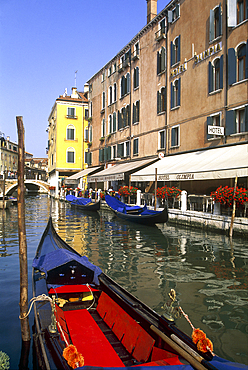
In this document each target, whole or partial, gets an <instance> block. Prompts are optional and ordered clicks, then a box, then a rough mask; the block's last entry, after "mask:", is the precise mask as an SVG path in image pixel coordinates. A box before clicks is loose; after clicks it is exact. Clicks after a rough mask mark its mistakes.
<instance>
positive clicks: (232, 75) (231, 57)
mask: <svg viewBox="0 0 248 370" xmlns="http://www.w3.org/2000/svg"><path fill="white" fill-rule="evenodd" d="M235 82H236V54H235V50H234V49H233V48H230V49H228V85H232V84H233V83H235Z"/></svg>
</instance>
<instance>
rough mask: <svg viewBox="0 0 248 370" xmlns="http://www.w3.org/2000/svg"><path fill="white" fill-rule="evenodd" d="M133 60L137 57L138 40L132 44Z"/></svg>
mask: <svg viewBox="0 0 248 370" xmlns="http://www.w3.org/2000/svg"><path fill="white" fill-rule="evenodd" d="M132 59H133V60H135V59H139V42H137V43H136V44H135V45H134V49H133V58H132Z"/></svg>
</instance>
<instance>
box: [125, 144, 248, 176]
mask: <svg viewBox="0 0 248 370" xmlns="http://www.w3.org/2000/svg"><path fill="white" fill-rule="evenodd" d="M155 168H157V180H158V181H187V180H213V179H225V178H233V177H236V176H237V177H246V176H248V144H240V145H234V146H226V147H219V148H213V149H206V150H199V151H196V152H191V153H185V154H178V155H171V156H168V157H165V158H163V159H161V160H160V161H159V162H156V163H153V164H151V165H150V166H148V167H146V168H144V169H142V170H140V171H137V172H135V173H134V174H132V175H131V181H154V180H155Z"/></svg>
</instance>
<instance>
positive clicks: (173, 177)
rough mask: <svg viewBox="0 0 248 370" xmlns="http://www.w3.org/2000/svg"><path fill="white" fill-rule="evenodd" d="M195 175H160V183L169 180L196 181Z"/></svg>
mask: <svg viewBox="0 0 248 370" xmlns="http://www.w3.org/2000/svg"><path fill="white" fill-rule="evenodd" d="M194 178H195V175H194V173H179V174H173V175H158V181H169V180H174V181H175V180H194Z"/></svg>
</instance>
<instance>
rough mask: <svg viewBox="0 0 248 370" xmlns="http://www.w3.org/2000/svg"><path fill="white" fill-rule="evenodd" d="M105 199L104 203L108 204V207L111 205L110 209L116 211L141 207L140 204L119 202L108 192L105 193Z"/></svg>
mask: <svg viewBox="0 0 248 370" xmlns="http://www.w3.org/2000/svg"><path fill="white" fill-rule="evenodd" d="M105 200H106V203H107V204H108V205H109V207H111V208H112V209H114V210H115V211H118V212H123V211H124V212H125V210H126V211H130V210H132V209H141V208H142V207H140V206H127V205H126V204H125V203H123V202H121V201H120V200H118V199H116V198H115V197H111V195H108V194H107V195H105Z"/></svg>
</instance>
